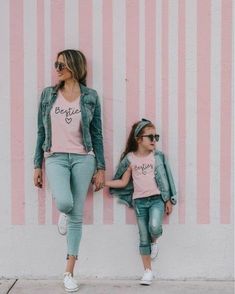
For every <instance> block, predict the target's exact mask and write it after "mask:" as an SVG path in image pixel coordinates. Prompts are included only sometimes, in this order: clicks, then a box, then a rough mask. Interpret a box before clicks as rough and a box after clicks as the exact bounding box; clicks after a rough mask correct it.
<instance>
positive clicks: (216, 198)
mask: <svg viewBox="0 0 235 294" xmlns="http://www.w3.org/2000/svg"><path fill="white" fill-rule="evenodd" d="M220 91H221V1H220V0H214V1H212V2H211V106H210V107H211V121H210V124H211V138H210V139H211V142H210V163H211V164H210V169H211V170H210V175H211V178H210V183H211V185H210V210H211V211H210V215H211V223H217V224H218V223H219V222H220V120H221V117H220V110H221V108H220V107H221V104H220V99H221V95H220V94H221V92H220Z"/></svg>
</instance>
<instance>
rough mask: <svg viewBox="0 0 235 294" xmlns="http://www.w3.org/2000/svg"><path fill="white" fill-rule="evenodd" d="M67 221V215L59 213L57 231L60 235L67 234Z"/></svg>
mask: <svg viewBox="0 0 235 294" xmlns="http://www.w3.org/2000/svg"><path fill="white" fill-rule="evenodd" d="M67 220H68V217H67V215H66V214H65V213H61V214H60V216H59V220H58V231H59V233H60V234H61V235H66V233H67Z"/></svg>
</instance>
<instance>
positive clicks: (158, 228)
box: [149, 224, 162, 237]
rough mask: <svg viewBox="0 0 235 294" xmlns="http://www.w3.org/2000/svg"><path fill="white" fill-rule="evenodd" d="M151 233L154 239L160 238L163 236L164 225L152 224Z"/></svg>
mask: <svg viewBox="0 0 235 294" xmlns="http://www.w3.org/2000/svg"><path fill="white" fill-rule="evenodd" d="M149 232H150V234H151V236H153V237H159V236H161V235H162V225H158V224H151V225H150V226H149Z"/></svg>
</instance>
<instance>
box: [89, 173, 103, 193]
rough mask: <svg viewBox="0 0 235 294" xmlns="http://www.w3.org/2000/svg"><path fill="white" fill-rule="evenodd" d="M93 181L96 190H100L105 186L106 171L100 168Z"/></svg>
mask: <svg viewBox="0 0 235 294" xmlns="http://www.w3.org/2000/svg"><path fill="white" fill-rule="evenodd" d="M92 183H93V184H95V191H99V190H100V189H102V188H104V184H105V171H104V170H103V169H98V171H97V172H96V173H95V175H94V176H93V179H92Z"/></svg>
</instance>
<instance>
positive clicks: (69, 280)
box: [64, 272, 79, 292]
mask: <svg viewBox="0 0 235 294" xmlns="http://www.w3.org/2000/svg"><path fill="white" fill-rule="evenodd" d="M64 288H65V291H67V292H76V291H77V290H78V289H79V287H78V283H77V281H76V280H75V279H74V278H73V277H72V274H71V273H69V272H67V273H64Z"/></svg>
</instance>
